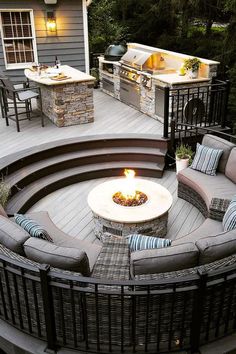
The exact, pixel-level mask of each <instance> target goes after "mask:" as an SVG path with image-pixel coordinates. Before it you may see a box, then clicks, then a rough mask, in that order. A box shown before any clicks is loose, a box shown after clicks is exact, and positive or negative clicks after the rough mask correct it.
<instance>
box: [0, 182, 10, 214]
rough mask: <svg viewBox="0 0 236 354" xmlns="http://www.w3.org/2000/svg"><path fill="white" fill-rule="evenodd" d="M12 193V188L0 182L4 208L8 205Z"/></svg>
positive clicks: (0, 198) (0, 201)
mask: <svg viewBox="0 0 236 354" xmlns="http://www.w3.org/2000/svg"><path fill="white" fill-rule="evenodd" d="M10 192H11V188H10V186H9V185H8V184H6V183H5V182H3V181H2V182H0V204H1V205H2V206H3V208H4V207H5V206H6V204H7V201H8V199H9V196H10Z"/></svg>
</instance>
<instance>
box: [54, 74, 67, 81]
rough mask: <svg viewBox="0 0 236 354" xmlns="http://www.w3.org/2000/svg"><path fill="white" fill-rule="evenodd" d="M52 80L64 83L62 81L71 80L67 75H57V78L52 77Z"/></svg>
mask: <svg viewBox="0 0 236 354" xmlns="http://www.w3.org/2000/svg"><path fill="white" fill-rule="evenodd" d="M50 79H51V80H55V81H62V80H68V79H71V77H70V76H66V75H56V76H52V77H50Z"/></svg>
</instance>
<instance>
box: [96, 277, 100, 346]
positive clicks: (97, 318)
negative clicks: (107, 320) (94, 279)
mask: <svg viewBox="0 0 236 354" xmlns="http://www.w3.org/2000/svg"><path fill="white" fill-rule="evenodd" d="M95 306H96V339H97V351H98V352H100V328H99V317H100V316H99V299H98V284H95Z"/></svg>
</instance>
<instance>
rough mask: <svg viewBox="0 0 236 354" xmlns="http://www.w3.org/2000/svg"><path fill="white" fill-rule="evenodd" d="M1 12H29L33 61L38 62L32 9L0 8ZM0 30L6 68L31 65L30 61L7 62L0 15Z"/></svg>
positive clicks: (13, 68)
mask: <svg viewBox="0 0 236 354" xmlns="http://www.w3.org/2000/svg"><path fill="white" fill-rule="evenodd" d="M2 12H29V13H30V22H31V31H32V37H30V39H32V45H33V52H34V62H35V63H38V53H37V44H36V34H35V26H34V14H33V9H0V13H2ZM0 32H1V38H2V48H3V56H4V61H5V67H6V70H15V69H26V68H29V67H31V66H32V62H29V63H14V64H9V63H8V62H7V57H6V51H5V43H4V38H3V26H2V16H0ZM9 39H11V38H9ZM13 39H16V38H13ZM5 40H8V38H6V39H5Z"/></svg>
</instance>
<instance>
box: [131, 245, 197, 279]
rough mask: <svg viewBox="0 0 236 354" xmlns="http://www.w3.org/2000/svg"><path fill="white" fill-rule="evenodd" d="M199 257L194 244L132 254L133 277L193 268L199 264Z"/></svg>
mask: <svg viewBox="0 0 236 354" xmlns="http://www.w3.org/2000/svg"><path fill="white" fill-rule="evenodd" d="M198 255H199V251H198V248H197V247H196V246H195V244H194V243H183V244H180V245H176V246H170V247H165V248H160V249H149V250H143V251H136V252H132V253H131V255H130V263H131V276H132V277H134V276H135V275H138V274H153V273H164V272H172V271H175V270H180V269H185V268H191V267H194V266H196V265H197V264H198Z"/></svg>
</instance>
